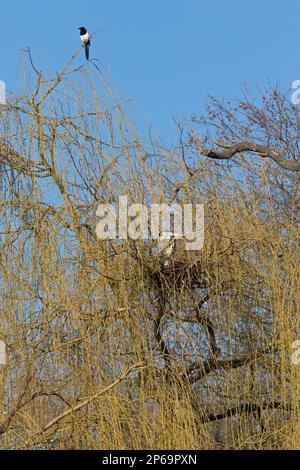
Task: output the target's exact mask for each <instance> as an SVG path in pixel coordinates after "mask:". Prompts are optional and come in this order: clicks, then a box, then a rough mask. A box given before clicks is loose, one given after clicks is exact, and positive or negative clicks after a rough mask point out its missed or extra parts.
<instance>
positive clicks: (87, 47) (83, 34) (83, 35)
mask: <svg viewBox="0 0 300 470" xmlns="http://www.w3.org/2000/svg"><path fill="white" fill-rule="evenodd" d="M78 29H80V39H81V41H82V42H83V44H84V49H85V57H86V60H89V58H90V45H91V38H90V35H89V33H88V32H87V30H86V28H85V27H84V26H81V27H80V28H78Z"/></svg>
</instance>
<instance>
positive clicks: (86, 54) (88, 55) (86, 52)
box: [84, 41, 91, 60]
mask: <svg viewBox="0 0 300 470" xmlns="http://www.w3.org/2000/svg"><path fill="white" fill-rule="evenodd" d="M90 45H91V41H88V42H87V43H86V45H85V48H84V49H85V58H86V60H89V58H90Z"/></svg>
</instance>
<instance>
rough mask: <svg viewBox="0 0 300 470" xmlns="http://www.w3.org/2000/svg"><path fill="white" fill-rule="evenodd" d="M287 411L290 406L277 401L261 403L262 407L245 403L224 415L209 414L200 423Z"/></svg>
mask: <svg viewBox="0 0 300 470" xmlns="http://www.w3.org/2000/svg"><path fill="white" fill-rule="evenodd" d="M278 409H282V410H287V411H290V410H291V409H292V405H290V404H288V405H284V404H282V403H281V402H279V401H275V402H271V403H263V404H262V405H257V404H256V403H245V404H242V405H240V406H234V407H232V408H229V409H228V410H226V411H225V412H224V413H218V414H214V413H211V414H209V415H207V416H203V417H202V418H201V422H202V423H212V422H214V421H220V420H222V419H225V418H232V417H233V416H238V415H242V414H251V413H257V414H258V415H259V416H260V415H261V412H262V411H264V410H278Z"/></svg>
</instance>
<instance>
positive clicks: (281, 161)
mask: <svg viewBox="0 0 300 470" xmlns="http://www.w3.org/2000/svg"><path fill="white" fill-rule="evenodd" d="M190 142H191V143H192V144H195V145H196V147H197V148H198V150H199V151H200V152H201V153H202V155H204V156H206V157H209V158H214V159H216V160H230V159H231V158H232V157H234V156H235V155H237V154H239V153H242V152H251V153H256V154H257V155H259V156H260V157H263V158H271V159H272V160H273V161H274V162H275V163H277V165H279V166H280V167H281V168H283V169H285V170H289V171H300V162H293V161H288V160H286V159H285V158H284V157H283V156H282V155H280V154H279V153H278V152H276V151H275V150H273V149H271V148H269V147H266V146H264V145H260V144H256V143H253V142H237V143H236V144H233V145H228V144H224V143H221V142H216V144H217V145H218V147H220V148H222V149H223V150H222V151H220V150H214V149H211V150H209V149H206V148H205V147H204V146H203V145H202V144H201V142H200V140H199V139H198V138H197V137H192V138H191V141H190Z"/></svg>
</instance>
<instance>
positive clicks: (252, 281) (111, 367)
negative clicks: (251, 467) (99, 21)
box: [0, 50, 300, 449]
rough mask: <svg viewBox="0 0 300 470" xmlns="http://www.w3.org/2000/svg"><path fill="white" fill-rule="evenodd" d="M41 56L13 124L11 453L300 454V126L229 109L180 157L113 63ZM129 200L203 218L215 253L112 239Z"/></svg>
mask: <svg viewBox="0 0 300 470" xmlns="http://www.w3.org/2000/svg"><path fill="white" fill-rule="evenodd" d="M26 54H27V56H26V57H27V58H28V66H27V65H26V64H25V65H24V73H23V74H22V77H23V82H22V86H23V89H22V92H21V93H20V96H16V97H14V98H13V99H11V100H10V102H9V103H7V104H6V105H5V106H2V107H1V109H0V114H1V131H0V132H1V134H0V162H1V193H0V194H1V196H0V207H1V238H0V243H1V251H0V273H1V274H0V276H1V280H0V294H1V301H0V340H1V341H2V342H3V343H4V344H5V346H6V364H5V365H4V364H3V365H2V366H1V365H0V378H1V382H0V383H1V386H0V412H1V414H0V447H1V448H2V449H7V448H11V449H188V448H189V449H268V448H271V449H278V448H280V449H294V448H297V447H299V445H300V421H299V398H300V395H299V383H300V382H299V376H300V375H299V374H300V366H297V365H296V364H293V361H291V355H292V352H293V349H292V345H293V342H294V341H295V340H297V339H300V338H299V334H300V333H299V332H300V328H299V323H300V322H299V285H298V282H299V281H298V279H299V272H298V271H299V268H298V266H299V251H298V249H299V248H298V246H299V231H298V223H297V208H298V199H297V190H298V183H299V174H298V172H297V158H298V156H299V110H297V109H295V108H294V107H293V106H292V105H290V104H289V102H288V101H287V100H286V99H285V98H284V96H283V95H281V94H280V92H279V91H278V90H277V89H276V90H273V91H272V92H270V93H269V94H268V95H266V96H263V97H262V101H261V105H257V106H254V104H252V103H251V102H250V101H249V100H248V99H247V98H245V100H244V101H241V102H240V103H238V104H237V105H236V107H234V106H233V105H232V106H231V107H230V109H226V107H225V105H223V104H222V103H218V102H217V101H215V100H213V102H212V103H210V104H208V109H207V113H206V114H205V115H204V116H202V117H195V118H193V120H192V121H193V122H192V123H191V124H189V123H188V124H186V126H185V127H183V126H181V125H179V139H178V145H177V146H176V147H174V148H173V149H166V148H164V146H163V145H162V144H161V143H160V142H158V141H155V140H154V139H152V140H151V142H150V143H149V142H147V141H146V140H145V139H142V138H141V137H140V136H139V135H138V133H137V132H136V130H135V127H134V126H133V125H132V124H131V123H130V121H129V119H128V118H127V116H128V110H126V109H124V107H123V106H121V104H120V102H121V100H119V99H116V98H115V96H114V94H113V93H112V91H111V88H110V85H109V79H108V78H107V74H106V73H105V71H103V69H102V68H101V67H99V65H98V64H97V63H96V62H93V61H91V62H90V63H88V64H86V65H84V66H82V67H76V66H75V65H74V60H75V58H76V54H75V55H74V56H73V57H72V58H71V60H70V61H69V62H68V63H67V64H66V66H65V67H64V68H63V69H62V70H61V71H60V72H59V73H58V74H57V75H56V76H55V77H54V78H51V77H50V78H49V77H48V76H46V75H45V73H43V72H40V71H39V70H37V68H36V67H35V65H34V63H33V60H32V57H31V53H30V51H29V50H28V51H27V53H26ZM215 140H217V142H218V148H219V150H216V149H215V146H216V144H215V143H214V142H215ZM249 141H250V142H249ZM245 143H246V144H248V145H245ZM241 144H243V145H241ZM254 144H255V146H254ZM233 146H234V148H233ZM220 148H221V149H223V150H222V151H220ZM222 152H223V153H222ZM272 152H273V153H272ZM253 154H254V155H253ZM222 159H226V160H227V162H222V161H220V160H222ZM120 196H127V197H128V200H129V202H130V203H144V204H147V205H150V204H167V205H170V204H172V203H176V204H178V205H179V206H183V205H184V204H194V205H196V204H204V205H205V243H204V247H203V249H201V250H198V251H190V252H187V251H185V250H184V247H183V245H180V246H179V247H178V249H176V250H174V251H172V253H171V254H170V255H169V256H170V257H169V259H168V263H165V262H163V259H162V256H161V253H160V251H159V250H157V243H156V242H155V241H151V240H130V239H128V240H101V239H99V238H98V237H97V235H96V224H97V222H98V218H97V214H96V213H97V207H98V206H99V204H107V203H110V204H115V203H117V201H118V199H119V197H120Z"/></svg>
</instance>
